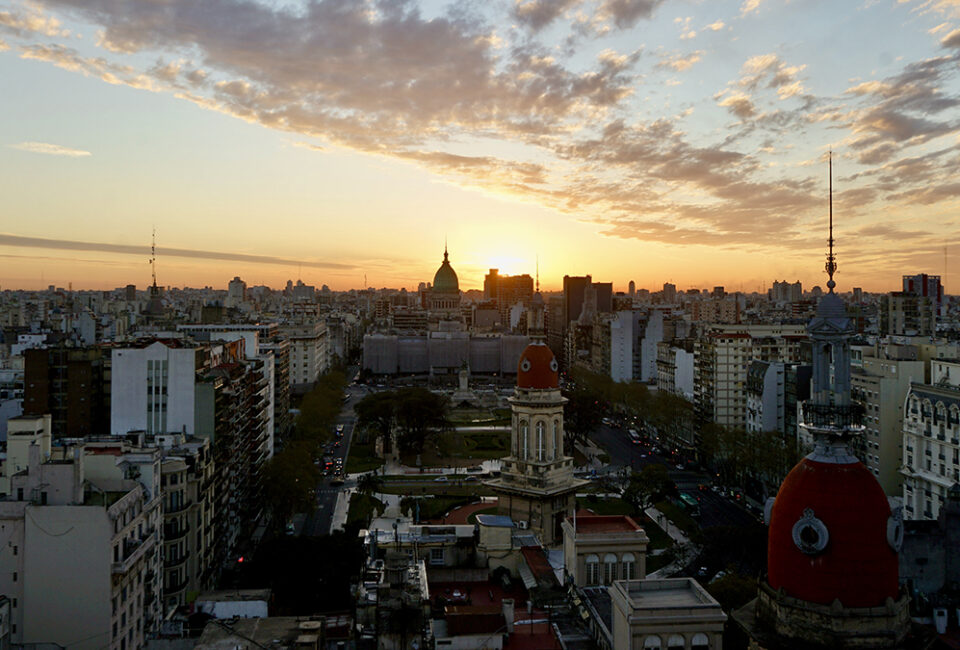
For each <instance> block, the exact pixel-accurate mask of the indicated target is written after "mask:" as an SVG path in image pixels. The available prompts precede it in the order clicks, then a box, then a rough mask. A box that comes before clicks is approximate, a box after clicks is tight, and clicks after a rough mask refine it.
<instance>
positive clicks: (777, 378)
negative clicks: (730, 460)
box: [747, 361, 786, 434]
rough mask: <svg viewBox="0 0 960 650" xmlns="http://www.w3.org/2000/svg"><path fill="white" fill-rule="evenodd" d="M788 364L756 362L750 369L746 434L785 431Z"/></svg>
mask: <svg viewBox="0 0 960 650" xmlns="http://www.w3.org/2000/svg"><path fill="white" fill-rule="evenodd" d="M785 388H786V384H785V365H784V364H783V363H780V362H777V361H753V362H751V363H750V367H749V368H748V370H747V433H753V434H760V433H770V432H778V433H779V432H782V431H783V428H784V426H783V422H784V415H785V413H784V411H785V400H786V393H785Z"/></svg>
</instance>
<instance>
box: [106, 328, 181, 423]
mask: <svg viewBox="0 0 960 650" xmlns="http://www.w3.org/2000/svg"><path fill="white" fill-rule="evenodd" d="M197 353H198V350H197V348H195V347H193V346H189V347H185V346H184V345H182V344H181V343H180V342H178V341H166V342H161V341H157V342H154V343H151V344H150V345H147V346H146V347H142V348H115V349H114V350H113V353H112V371H111V372H112V375H111V382H110V390H111V399H110V432H111V433H112V434H113V435H125V434H126V433H127V432H128V431H146V432H147V434H148V435H155V434H161V433H168V432H170V431H183V432H186V433H193V432H194V427H195V421H194V420H195V411H196V392H195V381H196V375H197V369H198V368H197Z"/></svg>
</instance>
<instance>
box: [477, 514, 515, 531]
mask: <svg viewBox="0 0 960 650" xmlns="http://www.w3.org/2000/svg"><path fill="white" fill-rule="evenodd" d="M477 523H478V524H480V525H481V526H494V527H496V528H513V519H511V518H510V517H507V516H506V515H477Z"/></svg>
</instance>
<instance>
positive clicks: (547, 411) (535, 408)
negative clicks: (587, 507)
mask: <svg viewBox="0 0 960 650" xmlns="http://www.w3.org/2000/svg"><path fill="white" fill-rule="evenodd" d="M566 402H567V400H566V398H565V397H563V395H561V394H560V375H559V368H558V366H557V360H556V358H554V356H553V352H552V351H551V350H550V348H549V347H547V345H546V344H545V343H544V342H543V341H542V340H534V341H533V342H532V343H530V345H528V346H527V347H526V349H525V350H524V351H523V353H522V354H521V355H520V361H519V363H518V366H517V388H516V390H515V392H514V394H513V396H512V397H511V398H510V409H511V411H512V417H511V431H510V455H509V456H507V457H506V458H503V459H502V465H501V470H500V477H499V478H496V479H493V480H491V481H488V482H487V485H489V486H490V487H491V488H492V489H493V491H494V492H495V493H496V494H497V496H498V497H499V504H498V512H497V514H500V515H506V516H508V517H510V518H511V519H513V521H514V522H515V523H516V525H517V526H518V527H519V528H522V529H529V530H531V531H533V532H534V533H536V534H537V536H538V537H539V538H540V542H541V543H542V544H543V545H544V546H551V545H555V544H558V543H560V542H561V541H562V539H563V530H562V528H561V524H562V523H563V521H564V519H566V518H567V517H570V516H573V511H574V508H575V507H576V498H575V492H576V491H577V490H578V489H579V488H581V487H582V486H584V485H586V484H587V483H589V481H585V480H582V479H577V478H574V476H573V458H572V457H571V456H566V455H565V454H564V445H563V405H564V404H565V403H566Z"/></svg>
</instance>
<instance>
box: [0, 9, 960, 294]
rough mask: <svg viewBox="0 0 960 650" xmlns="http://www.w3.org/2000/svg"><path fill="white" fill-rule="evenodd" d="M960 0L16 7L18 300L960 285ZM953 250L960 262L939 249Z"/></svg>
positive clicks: (6, 76) (1, 250) (11, 18)
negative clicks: (251, 291) (446, 284)
mask: <svg viewBox="0 0 960 650" xmlns="http://www.w3.org/2000/svg"><path fill="white" fill-rule="evenodd" d="M958 73H960V0H843V1H835V0H737V1H735V2H726V1H721V0H683V1H681V0H553V1H551V0H517V1H515V2H514V1H513V0H491V1H489V2H479V1H476V0H459V1H454V2H433V1H426V0H424V1H420V2H415V1H410V2H401V1H397V0H394V1H383V2H376V1H368V2H362V1H359V0H357V1H347V0H323V1H319V0H318V1H313V2H311V1H307V0H199V1H198V0H162V1H160V0H152V1H147V0H44V1H42V2H41V1H31V2H17V1H14V2H4V1H0V288H2V289H13V288H40V287H45V286H47V285H48V284H57V285H59V286H66V285H67V283H68V282H72V283H73V286H74V288H112V287H116V286H122V285H125V284H127V283H135V284H137V285H138V286H140V287H144V286H146V285H147V284H148V283H149V281H150V268H149V265H148V263H147V261H148V258H149V245H150V237H151V232H152V230H153V229H154V228H155V229H156V238H157V248H158V263H157V272H158V277H159V281H160V283H161V284H165V285H174V286H183V285H189V286H204V285H210V286H214V287H219V288H225V287H226V284H227V282H228V281H229V280H230V278H232V277H233V276H234V275H239V276H241V277H242V278H243V279H244V280H246V281H247V283H248V284H250V285H254V284H268V285H271V286H274V287H280V286H282V285H283V284H284V283H285V282H286V281H287V279H293V280H296V279H297V278H298V277H299V278H301V279H302V280H303V281H304V282H307V283H309V284H315V285H317V286H319V285H321V284H327V285H329V286H330V287H331V288H333V289H348V288H360V287H362V286H363V284H364V278H365V277H366V282H367V285H368V286H374V287H384V286H393V287H401V286H404V287H408V288H415V287H416V285H417V283H418V282H421V281H429V280H431V279H432V277H433V273H434V271H435V270H436V268H437V266H438V265H439V263H440V261H441V259H442V254H443V247H444V241H445V240H446V241H447V242H448V243H449V248H450V259H451V263H452V264H453V266H454V268H455V269H456V270H457V272H458V274H459V275H460V284H461V288H464V289H469V288H479V287H481V286H482V281H483V275H484V273H485V272H486V270H487V269H488V268H491V267H498V268H500V270H501V273H511V274H512V273H530V274H533V273H534V269H535V264H536V259H537V258H538V257H539V266H540V276H541V282H542V284H543V285H544V286H545V287H546V288H548V289H557V288H559V287H560V285H561V282H562V276H563V275H564V274H565V273H566V274H570V275H582V274H592V275H593V277H594V279H595V280H598V281H612V282H613V283H614V287H615V289H617V290H625V289H626V284H627V282H628V281H629V280H635V281H636V283H637V286H638V287H648V288H651V289H654V288H659V287H660V286H661V285H662V284H663V283H664V282H667V281H672V282H674V283H675V284H677V285H678V287H680V288H681V289H685V288H687V287H691V286H694V287H712V286H713V285H715V284H723V285H725V286H726V287H727V289H728V290H740V289H742V290H744V291H757V290H766V288H768V287H769V286H770V283H771V282H772V281H773V280H775V279H776V280H789V281H794V280H797V279H799V280H801V281H803V283H804V286H805V287H809V286H812V285H814V284H820V285H823V284H825V281H826V278H825V275H824V273H823V270H822V269H823V253H824V248H825V239H826V223H827V165H826V153H827V151H828V150H830V149H832V150H833V151H834V190H835V192H834V208H835V218H836V223H837V229H836V236H837V239H838V255H839V266H840V271H839V273H838V274H837V281H838V285H839V289H840V290H849V289H850V288H851V287H853V286H862V287H864V288H865V289H867V290H872V291H887V290H891V289H895V288H898V287H897V285H898V284H899V277H900V275H901V274H903V273H918V272H927V273H939V274H943V273H944V266H945V263H946V264H947V270H948V271H949V272H948V273H947V275H946V278H945V280H944V285H945V287H946V290H947V291H948V292H949V293H956V292H957V291H956V287H957V285H958V284H960V255H958V254H960V247H958V246H956V245H955V244H956V242H958V241H960V210H958V207H960V79H958ZM945 246H948V250H947V253H948V257H947V261H946V262H945V255H944V247H945Z"/></svg>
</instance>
